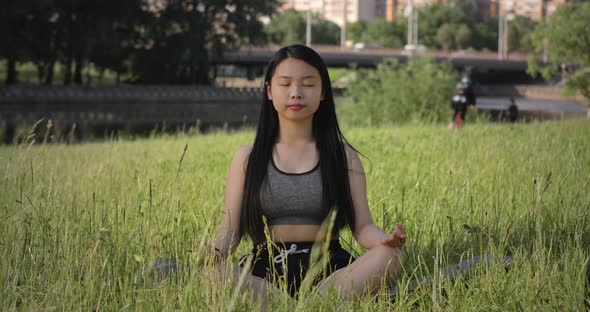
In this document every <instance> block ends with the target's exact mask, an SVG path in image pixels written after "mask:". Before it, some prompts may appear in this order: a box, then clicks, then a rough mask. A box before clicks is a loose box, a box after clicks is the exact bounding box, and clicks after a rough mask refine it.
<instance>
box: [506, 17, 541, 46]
mask: <svg viewBox="0 0 590 312" xmlns="http://www.w3.org/2000/svg"><path fill="white" fill-rule="evenodd" d="M507 28H508V31H507V33H508V34H507V35H508V49H509V50H510V51H520V52H531V51H532V50H533V45H532V42H531V32H532V31H533V30H534V28H535V24H534V23H533V21H532V20H531V19H529V18H527V17H525V16H518V15H517V16H516V17H515V18H514V20H512V21H509V22H508V27H507Z"/></svg>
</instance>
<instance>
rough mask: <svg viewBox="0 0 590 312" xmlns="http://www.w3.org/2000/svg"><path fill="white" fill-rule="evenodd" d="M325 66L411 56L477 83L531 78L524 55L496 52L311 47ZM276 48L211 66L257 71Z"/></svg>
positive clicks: (238, 54)
mask: <svg viewBox="0 0 590 312" xmlns="http://www.w3.org/2000/svg"><path fill="white" fill-rule="evenodd" d="M313 48H314V49H315V50H316V51H317V52H318V53H319V54H320V55H321V56H322V58H323V59H324V61H325V62H326V64H327V65H328V66H329V67H350V66H353V65H354V66H356V67H359V68H373V67H376V66H377V64H378V63H380V62H383V61H384V60H386V59H397V60H398V61H400V62H407V60H408V59H409V58H411V57H416V56H428V57H431V58H432V59H433V60H434V61H435V62H449V63H451V64H452V65H453V66H454V67H455V68H457V69H459V70H464V69H467V68H470V69H471V72H472V74H473V76H475V77H474V78H475V79H476V80H477V81H478V82H480V83H503V84H507V83H527V82H530V81H532V80H533V79H532V78H531V77H530V76H529V75H528V74H527V73H526V69H527V56H526V55H524V54H509V55H508V56H507V58H506V59H503V60H499V59H498V55H497V54H496V53H484V52H464V51H463V52H441V51H426V52H408V51H404V50H400V49H385V48H379V49H375V48H371V49H354V48H340V47H337V46H313ZM277 49H278V47H244V48H241V49H239V50H236V51H230V52H226V53H225V54H224V55H223V57H222V58H221V59H219V60H217V61H215V62H214V63H215V64H216V65H234V66H238V67H249V68H260V67H264V66H266V65H267V64H268V62H269V60H270V59H271V57H272V55H273V54H274V52H275V51H276V50H277Z"/></svg>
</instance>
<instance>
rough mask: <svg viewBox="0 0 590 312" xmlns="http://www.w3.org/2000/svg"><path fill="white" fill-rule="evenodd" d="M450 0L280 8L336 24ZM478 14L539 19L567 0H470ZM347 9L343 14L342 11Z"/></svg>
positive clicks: (327, 0)
mask: <svg viewBox="0 0 590 312" xmlns="http://www.w3.org/2000/svg"><path fill="white" fill-rule="evenodd" d="M449 1H452V0H313V1H312V0H286V1H285V2H284V4H283V5H282V7H281V9H282V10H286V9H295V10H298V11H306V10H308V9H309V10H311V11H313V12H317V13H319V14H320V16H322V17H323V18H325V19H327V20H330V21H332V22H334V23H336V24H338V26H342V24H343V23H345V22H346V23H350V22H355V21H370V20H373V19H376V18H383V19H386V20H388V21H391V20H394V19H395V18H396V17H398V16H403V14H404V12H405V10H406V8H407V7H408V6H409V5H410V4H412V5H413V6H415V7H420V6H423V5H428V4H432V3H449ZM471 1H472V3H473V5H474V7H475V9H476V10H477V11H478V12H479V13H480V15H481V16H498V14H502V15H505V14H508V13H510V12H511V13H513V14H515V15H521V16H527V17H529V18H530V19H532V20H533V21H540V20H541V19H543V18H544V17H545V16H549V15H551V14H552V13H553V12H555V10H556V8H557V7H558V6H559V5H561V4H563V3H565V2H566V1H567V0H471ZM345 11H346V12H347V13H346V15H345V13H344V12H345Z"/></svg>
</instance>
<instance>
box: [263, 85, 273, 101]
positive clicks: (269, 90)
mask: <svg viewBox="0 0 590 312" xmlns="http://www.w3.org/2000/svg"><path fill="white" fill-rule="evenodd" d="M264 87H265V88H266V96H267V97H268V99H269V100H271V101H272V89H271V88H270V83H268V82H265V83H264Z"/></svg>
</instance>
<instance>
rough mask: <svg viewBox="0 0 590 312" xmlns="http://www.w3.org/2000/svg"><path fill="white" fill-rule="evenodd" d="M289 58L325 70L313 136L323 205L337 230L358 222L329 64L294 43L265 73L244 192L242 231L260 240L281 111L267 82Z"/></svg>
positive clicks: (276, 54)
mask: <svg viewBox="0 0 590 312" xmlns="http://www.w3.org/2000/svg"><path fill="white" fill-rule="evenodd" d="M287 58H294V59H299V60H302V61H304V62H306V63H307V64H309V65H311V66H313V67H314V68H315V69H317V70H318V72H319V73H320V77H321V80H322V94H323V100H321V102H320V105H319V107H318V110H317V111H316V112H315V114H314V116H313V121H312V135H313V136H314V138H315V142H316V148H317V149H318V151H319V156H320V163H319V164H320V170H321V177H322V193H323V198H322V206H323V207H322V208H323V209H324V211H326V212H328V211H335V212H336V221H335V223H334V228H333V229H334V230H333V232H332V234H337V233H338V232H339V231H340V229H342V228H343V227H344V226H345V225H348V226H350V228H351V229H354V224H355V218H354V208H353V204H352V198H351V195H350V183H349V180H348V164H347V159H346V150H345V148H346V147H345V146H346V145H348V142H347V141H346V139H345V138H344V136H343V135H342V132H341V131H340V127H339V126H338V120H337V119H336V109H335V107H334V96H333V94H332V85H331V84H330V77H329V75H328V69H327V67H326V64H325V63H324V61H323V60H322V58H321V57H320V56H319V54H317V53H316V52H315V51H314V50H312V49H311V48H309V47H306V46H304V45H290V46H286V47H283V48H281V49H279V50H278V51H277V52H276V53H275V54H274V56H273V58H272V59H271V61H270V63H269V64H268V67H267V70H266V74H265V77H264V86H263V96H262V98H263V100H262V109H261V111H260V119H259V121H258V129H257V130H256V138H255V139H254V146H253V148H252V152H251V154H250V157H249V159H248V166H247V167H246V179H245V182H244V197H243V199H242V209H241V214H240V234H242V235H248V236H249V237H250V238H251V239H252V241H253V242H254V243H260V242H263V241H264V224H263V220H262V214H263V213H262V208H261V206H260V189H261V187H262V184H263V182H264V180H265V178H266V175H267V168H268V164H269V162H270V161H271V159H272V151H273V147H274V145H275V143H276V142H277V139H278V135H279V118H278V114H277V111H276V110H275V108H274V106H273V104H272V101H271V100H269V99H268V96H267V89H266V86H267V85H270V83H271V79H272V76H273V75H274V72H275V69H276V67H277V66H278V65H279V64H280V63H281V62H282V61H284V60H285V59H287ZM326 216H328V213H326Z"/></svg>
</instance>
